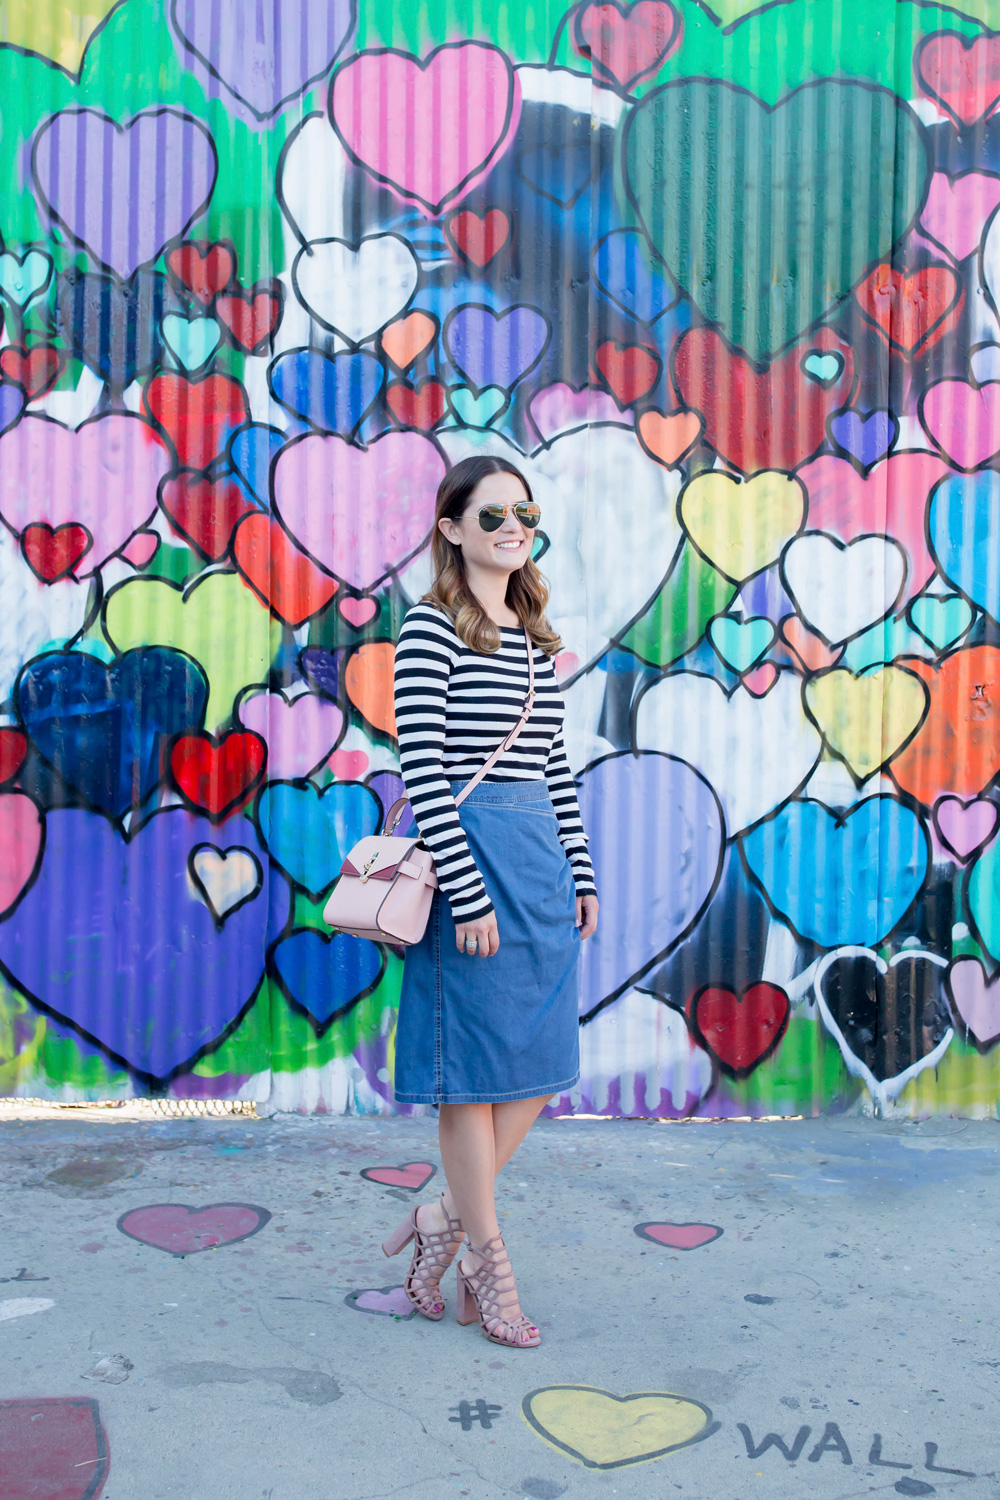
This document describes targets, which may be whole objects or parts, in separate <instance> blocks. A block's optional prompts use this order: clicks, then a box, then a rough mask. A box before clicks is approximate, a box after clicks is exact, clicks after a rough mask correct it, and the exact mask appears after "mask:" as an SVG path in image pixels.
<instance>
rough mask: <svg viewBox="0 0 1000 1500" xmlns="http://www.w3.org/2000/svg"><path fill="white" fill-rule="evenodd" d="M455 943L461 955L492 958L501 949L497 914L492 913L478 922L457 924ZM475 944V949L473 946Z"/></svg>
mask: <svg viewBox="0 0 1000 1500" xmlns="http://www.w3.org/2000/svg"><path fill="white" fill-rule="evenodd" d="M455 943H456V945H457V947H458V951H459V953H464V954H466V956H467V957H469V958H490V957H491V956H492V955H493V954H494V953H496V952H498V951H499V948H500V933H499V931H498V929H497V914H496V912H495V911H491V912H490V913H489V915H488V916H485V917H480V919H479V921H478V922H456V923H455ZM473 943H475V947H473V946H472V944H473ZM467 945H468V946H467Z"/></svg>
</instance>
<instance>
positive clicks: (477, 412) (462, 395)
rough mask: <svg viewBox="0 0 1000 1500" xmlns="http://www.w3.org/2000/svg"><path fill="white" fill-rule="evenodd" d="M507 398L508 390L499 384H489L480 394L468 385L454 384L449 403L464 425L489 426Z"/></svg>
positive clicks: (450, 391)
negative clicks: (475, 392)
mask: <svg viewBox="0 0 1000 1500" xmlns="http://www.w3.org/2000/svg"><path fill="white" fill-rule="evenodd" d="M507 400H508V398H507V392H506V391H502V390H501V389H500V387H499V386H498V385H488V386H487V387H486V389H485V390H484V391H481V392H480V394H479V395H478V396H477V395H475V394H474V392H473V391H471V390H470V389H469V387H468V386H467V385H457V386H452V387H451V389H450V390H449V392H448V405H449V406H450V407H451V409H452V411H453V412H454V413H455V416H456V417H457V418H458V420H459V421H460V422H461V424H462V426H463V427H489V425H490V423H491V422H492V421H493V420H494V419H495V418H496V417H498V416H499V415H500V413H501V412H502V411H503V409H504V407H505V406H506V405H507Z"/></svg>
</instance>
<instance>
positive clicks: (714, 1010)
mask: <svg viewBox="0 0 1000 1500" xmlns="http://www.w3.org/2000/svg"><path fill="white" fill-rule="evenodd" d="M790 1013H791V1007H790V1005H789V1003H788V996H787V995H786V994H785V992H784V990H783V989H781V988H779V986H778V985H776V984H768V983H766V981H764V980H760V981H759V982H758V983H757V984H751V985H748V987H747V988H746V989H745V990H744V991H743V993H742V995H737V993H736V991H735V990H731V989H730V988H729V986H728V985H713V984H706V985H703V986H702V988H701V989H700V990H696V991H695V993H694V995H692V997H691V1003H690V1016H691V1028H692V1030H693V1032H694V1035H695V1039H696V1040H697V1041H698V1042H700V1043H701V1045H702V1046H703V1047H704V1048H705V1051H706V1052H707V1053H708V1054H709V1056H710V1057H714V1058H715V1061H716V1062H717V1063H718V1064H719V1067H720V1068H721V1069H722V1071H723V1072H724V1073H727V1074H728V1075H729V1077H730V1078H748V1077H749V1075H750V1074H751V1073H752V1072H753V1070H754V1068H757V1067H759V1066H760V1064H761V1063H762V1062H763V1061H764V1059H765V1058H766V1057H770V1055H771V1053H772V1052H773V1051H774V1049H775V1047H777V1045H778V1043H779V1042H780V1041H781V1038H782V1037H783V1036H784V1034H785V1027H786V1026H787V1025H788V1017H789V1015H790Z"/></svg>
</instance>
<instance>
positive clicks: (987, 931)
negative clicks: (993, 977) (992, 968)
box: [965, 841, 1000, 959]
mask: <svg viewBox="0 0 1000 1500" xmlns="http://www.w3.org/2000/svg"><path fill="white" fill-rule="evenodd" d="M965 880H966V887H965V895H966V901H967V903H968V907H969V911H970V912H971V913H972V920H973V923H974V930H975V934H976V936H977V937H978V938H979V941H980V942H981V943H982V945H983V947H984V948H985V949H986V951H987V952H988V953H989V954H991V956H992V957H993V958H997V959H1000V841H994V842H993V843H992V844H987V846H986V848H985V849H984V850H983V852H982V854H981V855H980V856H979V858H978V859H977V860H976V862H975V864H974V865H973V866H972V868H971V869H970V870H969V873H968V874H967V875H966V877H965Z"/></svg>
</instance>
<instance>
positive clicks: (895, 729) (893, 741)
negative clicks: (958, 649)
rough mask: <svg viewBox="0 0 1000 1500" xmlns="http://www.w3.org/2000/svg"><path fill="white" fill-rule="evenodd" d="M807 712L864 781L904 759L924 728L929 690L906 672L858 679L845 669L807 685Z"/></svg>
mask: <svg viewBox="0 0 1000 1500" xmlns="http://www.w3.org/2000/svg"><path fill="white" fill-rule="evenodd" d="M805 697H806V708H807V710H808V712H809V715H810V717H811V718H812V719H813V720H814V721H815V724H816V727H817V728H818V729H819V731H820V733H821V734H822V736H823V738H824V739H825V740H826V743H827V744H828V745H829V747H830V749H831V750H832V751H833V752H834V754H835V755H839V756H840V758H841V760H844V761H846V762H847V764H848V766H849V767H850V769H851V771H852V772H853V773H854V777H855V779H856V780H857V781H864V780H866V779H867V777H869V776H871V775H872V774H873V773H874V772H875V771H877V770H878V769H879V767H880V766H884V765H886V764H887V762H889V761H890V760H892V757H893V756H894V755H898V754H899V752H900V750H902V748H903V746H904V745H905V744H907V743H908V742H909V740H910V739H911V738H912V737H913V735H914V734H915V733H916V731H917V729H918V728H919V727H920V725H921V724H922V723H923V720H924V715H925V713H926V712H927V704H928V701H929V698H928V692H927V686H926V684H925V683H924V682H922V681H921V680H920V678H919V677H917V676H916V675H915V674H914V673H913V672H908V671H907V670H906V668H905V667H879V668H878V669H877V670H876V671H874V672H865V673H863V674H862V676H860V677H855V676H854V674H853V673H852V672H849V671H847V669H846V668H845V667H837V668H835V669H834V670H833V671H832V672H824V673H823V674H822V675H821V676H819V677H813V678H812V679H811V680H810V681H809V682H808V683H807V684H806V694H805Z"/></svg>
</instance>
